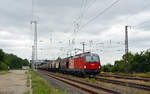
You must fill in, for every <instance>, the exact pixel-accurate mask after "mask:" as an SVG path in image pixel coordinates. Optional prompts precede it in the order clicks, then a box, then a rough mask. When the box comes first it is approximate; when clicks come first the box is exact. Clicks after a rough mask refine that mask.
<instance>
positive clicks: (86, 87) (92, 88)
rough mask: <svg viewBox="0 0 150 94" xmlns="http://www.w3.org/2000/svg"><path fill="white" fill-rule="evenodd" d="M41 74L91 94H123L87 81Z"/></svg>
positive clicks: (52, 74) (48, 73)
mask: <svg viewBox="0 0 150 94" xmlns="http://www.w3.org/2000/svg"><path fill="white" fill-rule="evenodd" d="M39 72H40V73H43V74H45V75H47V76H48V77H51V78H53V79H56V80H59V81H61V82H63V83H66V84H68V85H71V86H73V87H75V88H78V89H80V90H82V91H84V92H87V93H89V94H123V93H122V92H120V91H118V90H114V89H111V88H106V87H103V86H99V85H96V84H92V83H88V82H85V81H81V80H77V79H73V78H68V77H65V76H60V75H56V74H54V73H50V72H45V71H39Z"/></svg>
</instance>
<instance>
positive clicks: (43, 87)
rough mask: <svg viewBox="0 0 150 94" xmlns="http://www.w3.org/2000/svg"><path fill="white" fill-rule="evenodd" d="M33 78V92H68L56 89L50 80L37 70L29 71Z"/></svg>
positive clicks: (56, 93)
mask: <svg viewBox="0 0 150 94" xmlns="http://www.w3.org/2000/svg"><path fill="white" fill-rule="evenodd" d="M29 73H30V74H31V79H32V89H33V94H67V92H66V91H65V90H64V91H61V90H58V89H55V88H54V87H52V86H51V85H50V84H48V82H47V81H46V80H45V79H43V78H41V77H40V76H39V75H38V74H37V73H36V72H35V71H31V70H30V71H29Z"/></svg>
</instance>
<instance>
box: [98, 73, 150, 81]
mask: <svg viewBox="0 0 150 94" xmlns="http://www.w3.org/2000/svg"><path fill="white" fill-rule="evenodd" d="M99 76H103V77H115V78H121V79H129V80H140V81H145V82H148V81H150V78H141V77H131V76H121V75H109V74H100V75H99Z"/></svg>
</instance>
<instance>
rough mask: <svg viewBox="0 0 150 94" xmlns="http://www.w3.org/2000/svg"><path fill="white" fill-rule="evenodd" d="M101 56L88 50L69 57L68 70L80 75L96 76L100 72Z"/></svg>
mask: <svg viewBox="0 0 150 94" xmlns="http://www.w3.org/2000/svg"><path fill="white" fill-rule="evenodd" d="M100 68H101V64H100V58H99V56H98V54H94V53H90V52H86V53H81V54H77V55H75V56H73V57H71V58H69V62H68V71H69V72H72V73H76V74H80V75H86V76H94V75H96V74H98V73H100Z"/></svg>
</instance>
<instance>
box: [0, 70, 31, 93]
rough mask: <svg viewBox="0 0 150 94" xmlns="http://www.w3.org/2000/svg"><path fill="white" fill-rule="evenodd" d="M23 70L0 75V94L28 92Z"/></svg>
mask: <svg viewBox="0 0 150 94" xmlns="http://www.w3.org/2000/svg"><path fill="white" fill-rule="evenodd" d="M26 81H27V77H26V75H25V70H11V71H10V73H8V74H4V75H0V94H23V93H24V92H26V91H28V88H27V87H26Z"/></svg>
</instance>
